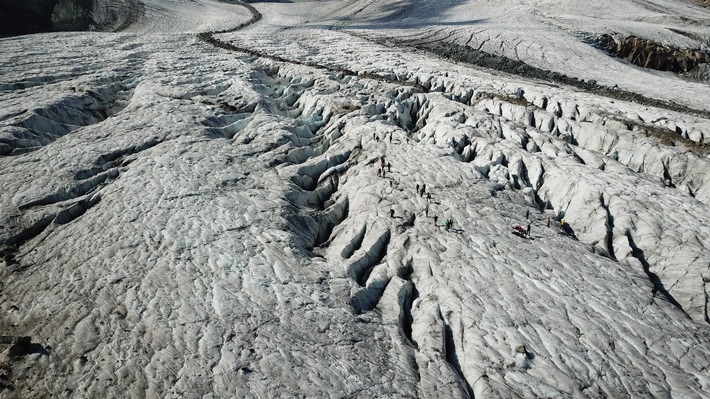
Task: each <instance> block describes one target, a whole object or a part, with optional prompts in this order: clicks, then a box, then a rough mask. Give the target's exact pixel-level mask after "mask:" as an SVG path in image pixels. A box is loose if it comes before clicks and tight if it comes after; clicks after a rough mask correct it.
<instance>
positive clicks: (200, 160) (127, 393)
mask: <svg viewBox="0 0 710 399" xmlns="http://www.w3.org/2000/svg"><path fill="white" fill-rule="evenodd" d="M369 3H370V2H340V1H328V2H320V3H319V8H318V10H317V12H316V11H314V9H313V7H312V6H313V3H312V2H294V3H275V4H272V3H261V2H260V3H255V4H254V6H255V7H257V8H258V9H259V10H260V12H261V13H262V15H263V20H262V21H260V22H259V23H257V24H255V25H253V26H251V27H249V28H248V29H246V30H243V31H239V32H234V33H229V34H223V35H218V39H219V40H222V41H223V42H224V43H228V44H230V45H232V46H234V47H242V48H246V49H252V50H253V51H254V52H259V53H261V54H264V55H268V56H271V57H272V58H269V57H268V56H263V57H256V56H254V55H253V54H254V53H253V52H252V53H251V54H248V53H244V52H239V51H230V50H226V49H223V48H215V47H213V46H211V45H209V44H207V43H205V42H204V41H201V40H198V39H197V38H196V37H194V36H192V35H187V34H179V33H173V34H160V35H157V34H145V35H141V36H135V35H134V34H86V33H72V34H46V35H35V36H30V37H22V38H14V39H3V40H0V53H2V54H7V55H6V59H5V60H3V62H2V64H1V65H0V71H2V73H1V74H0V90H1V91H2V96H1V97H0V154H2V157H0V170H1V171H2V172H1V173H0V180H1V181H2V188H3V190H2V192H1V193H0V241H1V242H2V248H1V250H2V256H3V260H2V263H0V298H1V300H0V331H2V333H1V334H2V335H3V339H2V340H0V345H2V346H1V347H0V349H2V350H4V352H3V353H2V354H1V355H0V371H1V372H0V396H6V397H47V396H51V397H63V396H68V397H161V398H162V397H201V396H206V397H250V398H251V397H262V398H271V397H309V398H310V397H361V398H373V397H402V398H409V397H447V398H457V397H458V398H466V397H474V396H475V397H477V398H486V397H490V398H517V397H528V398H538V397H594V398H597V397H613V398H617V397H676V398H703V397H708V392H710V374H709V372H708V367H710V340H709V339H708V310H707V305H708V294H709V292H710V287H708V286H707V284H708V281H710V271H709V270H708V268H709V267H710V251H709V250H708V248H709V247H710V228H709V227H708V226H710V211H709V209H708V203H709V201H710V188H709V187H708V186H709V184H710V182H708V179H710V177H709V176H710V173H708V172H710V167H709V165H708V162H709V160H708V157H707V155H704V154H703V153H702V151H698V150H697V148H696V147H693V149H692V151H691V149H688V148H686V147H683V146H682V145H675V146H670V145H668V143H667V142H666V141H664V140H661V139H659V136H658V135H655V134H654V132H657V131H658V130H659V129H661V130H662V129H665V130H667V131H668V132H671V133H673V134H676V135H678V136H679V137H680V136H682V135H686V136H688V137H690V136H692V134H693V132H707V129H708V127H709V123H708V121H707V120H706V119H703V118H701V117H699V116H697V115H691V114H685V113H680V112H674V111H668V110H664V109H657V108H652V107H648V106H643V105H639V104H634V103H626V102H623V101H618V100H613V99H610V98H604V97H599V96H594V95H590V94H587V93H584V92H579V91H574V90H570V89H568V88H565V87H553V86H550V85H548V84H545V83H544V82H536V81H526V80H524V79H520V78H516V77H514V76H508V75H502V74H498V73H496V72H494V71H482V70H478V69H475V68H470V67H467V66H466V65H459V64H452V63H448V62H445V61H442V60H439V59H437V58H436V57H434V56H432V55H429V54H420V53H416V52H408V51H402V49H398V48H391V47H386V46H382V45H377V44H374V43H373V42H371V41H368V40H365V39H364V38H362V37H361V36H363V30H362V29H355V28H362V27H364V26H366V27H367V30H366V32H365V35H372V37H376V38H378V39H379V38H381V37H382V36H381V35H394V34H397V35H403V36H406V35H411V36H412V37H416V38H417V39H421V37H424V36H426V35H430V36H433V35H435V36H436V37H438V38H440V37H442V35H443V34H444V33H445V32H447V31H448V32H453V33H456V34H460V32H461V29H459V28H460V27H459V24H462V23H463V22H466V21H463V22H462V21H461V20H460V18H461V17H462V15H463V14H461V13H456V12H454V11H456V10H460V9H461V7H463V5H459V6H458V8H456V9H453V10H452V9H449V8H448V7H449V3H448V2H442V5H441V7H440V8H438V9H435V10H434V11H436V12H433V10H432V9H427V7H433V4H436V3H434V2H427V4H428V5H421V4H420V5H416V6H413V7H410V8H407V9H405V10H403V11H402V10H400V11H402V13H401V14H399V15H400V16H401V17H402V18H400V19H399V20H397V21H399V22H397V23H398V24H400V25H399V26H400V27H402V28H403V29H402V30H393V31H389V30H382V31H379V28H383V29H384V28H392V27H393V26H392V25H393V24H395V22H394V21H395V19H393V18H381V19H375V18H373V19H369V18H372V17H374V16H378V15H385V16H386V15H387V14H383V13H384V12H385V11H384V10H382V9H378V7H381V4H380V2H376V3H377V4H373V5H372V6H371V7H365V6H366V5H367V4H369ZM382 3H388V2H382ZM454 3H457V4H458V3H462V2H451V4H454ZM463 3H466V4H465V5H467V6H468V7H472V8H471V9H474V7H473V5H472V4H473V3H468V2H463ZM479 3H480V4H479ZM539 3H541V5H546V4H547V2H539ZM662 3H664V4H665V2H662ZM167 4H168V5H167V6H165V7H166V9H174V10H176V11H171V12H170V13H167V12H166V16H165V17H164V19H162V20H161V19H160V18H163V16H159V17H153V15H159V13H156V14H151V13H146V15H145V16H144V18H145V19H144V20H142V21H141V22H140V23H139V24H136V25H135V29H136V30H137V31H141V30H144V31H145V32H160V30H161V29H164V30H165V32H175V31H176V30H177V31H179V30H180V29H177V28H175V26H174V25H172V22H170V21H175V20H176V19H180V18H182V17H181V15H188V14H187V12H188V11H190V10H192V8H194V7H201V6H203V5H204V6H209V7H217V6H216V5H215V3H212V2H209V3H206V2H205V3H203V2H168V3H167ZM205 4H207V5H205ZM397 4H399V3H397ZM412 4H414V3H412ZM481 4H484V5H485V7H483V10H489V11H490V10H493V6H496V7H499V6H500V2H490V4H489V3H488V2H477V3H476V8H475V9H478V10H479V12H482V11H480V10H481V8H480V7H479V6H480V5H481ZM550 4H551V3H550ZM585 4H586V3H585ZM632 4H635V3H628V4H627V5H626V6H627V7H632ZM669 4H670V3H669ZM673 4H674V3H673ZM666 6H667V7H671V6H670V5H666ZM146 7H147V9H151V7H153V9H157V7H158V6H157V5H156V4H152V2H146ZM219 7H227V5H219ZM230 7H233V8H234V9H235V11H234V13H235V15H236V14H239V15H244V16H245V17H244V19H246V18H247V17H248V14H247V13H246V11H245V9H244V8H242V7H239V6H236V5H232V6H230ZM506 7H508V6H506ZM520 7H521V8H519V9H513V10H518V14H516V15H518V16H519V18H523V17H524V16H525V15H526V14H525V13H524V12H523V11H525V10H524V7H522V6H520ZM600 7H601V6H600ZM422 8H423V9H422ZM542 9H544V7H543V8H542ZM582 9H583V11H584V13H588V14H591V15H596V14H594V13H597V12H602V11H603V10H604V9H603V8H599V9H597V8H593V7H592V6H591V5H589V7H587V8H582ZM520 10H522V11H520ZM181 13H182V14H181ZM160 15H162V14H160ZM585 15H586V14H585ZM629 15H632V14H629ZM345 16H347V17H348V18H350V19H345V18H343V17H345ZM425 17H426V18H425ZM494 17H495V16H494V15H493V14H490V15H488V18H490V19H486V20H484V21H487V22H486V23H487V24H488V25H490V26H492V25H497V26H498V27H497V28H494V27H490V26H489V27H488V28H487V29H489V30H490V31H493V32H496V33H497V34H499V35H503V34H507V33H505V32H508V31H507V30H504V29H503V26H504V25H503V22H505V21H504V20H503V19H501V18H502V17H498V19H495V18H494ZM547 17H548V18H552V19H554V18H553V17H551V16H549V15H548V16H547ZM151 18H153V19H151ZM358 18H359V19H358ZM427 18H428V19H427ZM529 18H530V19H529V20H526V21H532V22H529V24H533V23H537V22H536V19H535V18H537V17H535V16H532V17H529ZM567 18H571V19H574V20H575V21H588V19H585V18H586V17H585V18H582V17H578V18H572V17H571V16H569V15H566V16H564V17H559V18H557V19H554V20H556V21H565V20H566V19H567ZM161 21H162V22H161ZM436 21H438V23H439V24H438V25H437V23H436ZM238 22H239V21H235V24H237V23H238ZM205 23H207V22H205ZM468 23H470V24H471V25H473V26H475V25H476V24H475V21H471V20H469V21H468ZM482 23H483V22H482ZM616 23H617V24H621V22H618V21H617V22H616ZM166 24H167V25H169V26H165V25H166ZM333 24H335V25H333ZM378 24H383V25H382V26H379V27H378ZM218 25H219V24H218ZM395 25H396V24H395ZM622 25H623V24H622ZM201 26H203V25H197V27H196V28H195V29H199V27H201ZM329 26H335V27H336V28H342V29H324V28H327V27H329ZM535 26H536V27H537V28H536V29H543V27H545V26H548V25H546V24H544V23H543V24H538V25H535ZM637 26H638V24H637V23H636V22H633V21H632V22H628V27H629V29H630V30H631V29H632V28H634V27H637ZM161 27H163V28H161ZM394 27H397V26H394ZM584 27H585V29H589V30H593V29H595V26H593V24H591V23H590V24H588V25H584ZM174 28H175V29H174ZM282 28H289V29H282ZM192 29H193V28H192V27H190V28H184V30H185V31H191V30H192ZM210 29H215V30H218V29H224V28H223V27H222V26H217V27H215V28H210ZM495 29H498V30H495ZM530 29H532V28H530ZM547 29H548V30H545V32H544V33H545V34H544V35H542V36H541V37H548V36H546V35H558V36H555V37H557V40H556V41H553V42H552V43H551V44H547V46H548V47H546V49H545V50H544V51H550V53H545V52H544V51H543V52H542V54H562V53H564V52H565V51H572V52H573V50H571V49H570V48H569V47H565V46H567V45H568V44H569V42H570V40H572V39H571V38H572V36H566V34H565V33H563V32H564V31H556V30H554V29H552V28H547ZM698 29H699V28H698ZM521 32H526V31H525V30H524V28H521ZM555 32H556V33H555ZM707 33H708V32H705V34H707ZM527 34H528V35H531V34H532V32H531V31H527ZM443 36H445V35H443ZM536 37H538V36H536ZM475 39H476V40H482V39H480V38H479V37H478V36H475ZM437 40H438V39H437ZM575 46H576V44H575ZM574 48H576V47H574ZM530 51H531V52H533V53H534V54H533V55H530V56H529V58H528V59H526V60H527V61H529V62H531V63H532V62H534V61H535V60H536V59H538V58H536V57H538V56H539V53H538V52H535V51H534V50H533V49H531V50H530ZM541 51H542V50H541ZM573 53H574V52H573ZM599 57H601V55H600V56H599ZM521 58H525V57H524V56H521ZM598 60H599V59H597V58H593V57H592V58H590V61H588V63H587V64H584V65H582V66H580V67H579V68H580V69H583V68H582V67H585V68H586V69H588V70H589V71H588V73H595V72H594V71H595V70H596V69H595V68H598V65H597V64H596V61H598ZM609 62H611V61H609ZM565 65H567V66H569V65H568V64H565ZM615 68H621V70H624V71H629V73H628V74H625V75H624V77H623V78H620V79H622V80H620V81H618V83H619V84H624V85H625V86H626V87H627V88H639V90H641V91H640V92H641V93H642V94H644V95H647V96H651V97H654V98H656V97H658V98H662V99H664V100H674V99H677V98H676V95H675V94H673V93H670V94H669V93H668V92H667V91H668V87H670V83H668V85H667V87H666V91H663V90H661V89H662V87H658V86H657V85H654V84H653V83H652V82H666V83H667V82H672V83H673V84H674V85H680V86H682V87H684V88H689V87H696V86H695V83H690V82H683V81H680V80H678V79H677V78H676V77H673V76H670V75H662V74H658V73H653V74H650V75H649V74H648V73H646V72H643V71H640V70H638V69H636V68H635V67H631V66H628V65H622V64H619V65H618V66H615ZM566 72H568V73H569V70H568V71H566ZM585 73H587V72H585ZM608 78H609V79H614V77H613V76H609V77H608ZM646 79H648V81H647V80H646ZM649 81H651V83H649ZM708 99H710V96H709V95H708V89H707V88H706V87H702V88H699V89H698V90H697V98H696V99H687V98H686V99H684V100H683V101H685V102H686V103H687V105H689V106H692V107H694V108H697V109H702V108H703V107H705V106H706V105H707V104H708V103H709V102H707V100H708ZM703 134H704V133H703ZM704 137H707V136H706V135H705V136H703V135H701V136H697V137H696V140H695V141H696V142H703V140H705V139H704ZM700 148H702V147H700ZM383 159H384V164H385V165H384V166H383V165H382V160H383ZM378 169H380V170H381V171H384V177H378V173H377V172H378ZM424 184H425V185H426V193H429V194H431V199H429V198H428V196H427V194H426V193H425V194H424V195H421V194H419V193H417V192H416V191H415V189H416V187H417V185H419V186H421V185H424ZM390 210H393V211H394V215H393V217H391V216H390ZM434 216H436V217H437V218H438V219H434ZM526 217H527V219H526ZM548 217H549V218H550V227H548V226H547V221H548ZM562 219H564V220H565V222H566V223H567V227H566V228H564V229H563V228H561V226H560V221H561V220H562ZM435 220H436V221H435ZM445 220H452V221H453V225H452V227H451V228H449V229H446V228H444V221H445ZM526 220H530V221H531V224H532V226H531V229H532V231H531V235H530V236H529V237H525V236H522V237H521V236H519V235H515V234H513V230H512V226H514V225H518V224H521V225H525V224H526ZM18 337H30V338H29V341H28V339H26V338H23V339H20V338H18Z"/></svg>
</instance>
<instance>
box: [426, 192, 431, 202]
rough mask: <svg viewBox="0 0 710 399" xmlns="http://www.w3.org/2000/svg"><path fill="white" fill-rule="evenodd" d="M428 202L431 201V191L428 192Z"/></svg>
mask: <svg viewBox="0 0 710 399" xmlns="http://www.w3.org/2000/svg"><path fill="white" fill-rule="evenodd" d="M426 200H427V202H431V193H426Z"/></svg>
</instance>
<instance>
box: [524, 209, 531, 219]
mask: <svg viewBox="0 0 710 399" xmlns="http://www.w3.org/2000/svg"><path fill="white" fill-rule="evenodd" d="M525 219H530V209H528V210H527V211H525Z"/></svg>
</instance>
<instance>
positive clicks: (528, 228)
mask: <svg viewBox="0 0 710 399" xmlns="http://www.w3.org/2000/svg"><path fill="white" fill-rule="evenodd" d="M528 237H530V222H528Z"/></svg>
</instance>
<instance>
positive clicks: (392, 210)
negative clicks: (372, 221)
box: [390, 209, 394, 218]
mask: <svg viewBox="0 0 710 399" xmlns="http://www.w3.org/2000/svg"><path fill="white" fill-rule="evenodd" d="M390 217H391V218H393V217H394V209H390Z"/></svg>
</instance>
